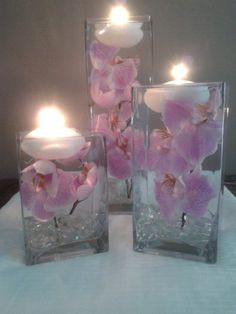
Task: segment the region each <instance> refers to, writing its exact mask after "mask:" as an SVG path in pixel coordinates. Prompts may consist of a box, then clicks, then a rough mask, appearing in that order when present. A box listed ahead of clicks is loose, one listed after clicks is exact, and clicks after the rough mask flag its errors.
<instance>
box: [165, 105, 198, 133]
mask: <svg viewBox="0 0 236 314" xmlns="http://www.w3.org/2000/svg"><path fill="white" fill-rule="evenodd" d="M192 112H193V108H192V107H191V106H187V105H184V104H182V103H176V102H173V101H167V102H165V104H164V105H163V112H162V118H163V122H164V124H165V126H166V127H167V128H168V129H169V130H170V131H171V133H173V134H175V133H176V132H177V131H179V130H180V129H181V128H182V127H183V126H184V124H185V123H186V122H187V121H188V119H191V117H192Z"/></svg>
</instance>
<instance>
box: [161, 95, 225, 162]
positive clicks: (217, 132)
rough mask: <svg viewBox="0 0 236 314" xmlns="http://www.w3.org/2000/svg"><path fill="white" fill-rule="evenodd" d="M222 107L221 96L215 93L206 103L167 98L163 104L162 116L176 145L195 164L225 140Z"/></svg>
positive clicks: (184, 156) (186, 158) (187, 159)
mask: <svg viewBox="0 0 236 314" xmlns="http://www.w3.org/2000/svg"><path fill="white" fill-rule="evenodd" d="M215 93H216V92H215ZM216 100H217V101H216ZM219 106H220V102H219V99H218V98H217V97H216V96H214V95H212V94H211V97H210V99H209V101H208V103H206V104H198V105H195V106H192V105H191V106H190V105H189V104H186V103H176V102H173V101H167V102H166V103H165V106H163V112H162V118H163V122H164V124H165V126H166V127H167V128H168V130H169V131H170V133H171V134H172V135H173V147H175V148H176V151H177V152H178V153H179V154H180V155H181V156H182V157H183V158H184V159H185V160H186V161H188V162H189V163H190V164H192V166H193V167H194V166H195V165H196V164H201V163H202V162H203V160H204V159H205V158H206V157H208V156H210V155H212V154H214V153H215V152H216V151H217V148H218V144H219V143H220V142H221V137H222V134H221V126H222V121H221V115H220V114H219V111H220V109H219ZM216 117H217V118H216Z"/></svg>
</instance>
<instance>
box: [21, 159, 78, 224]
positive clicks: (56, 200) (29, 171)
mask: <svg viewBox="0 0 236 314" xmlns="http://www.w3.org/2000/svg"><path fill="white" fill-rule="evenodd" d="M74 178H75V175H73V174H71V173H66V172H64V171H62V170H57V169H56V166H55V164H54V163H52V162H51V161H47V160H39V161H36V162H35V163H34V164H33V165H30V166H29V167H27V168H25V169H24V170H23V171H22V176H21V179H22V184H21V192H22V193H21V194H22V203H23V205H24V206H25V207H26V208H27V209H29V210H31V211H32V214H33V215H34V216H35V218H37V219H39V220H43V221H44V220H48V219H50V218H52V217H53V216H54V215H55V214H56V213H57V211H58V210H60V209H62V208H64V207H66V206H69V205H71V204H73V203H74V202H75V197H74V196H73V195H72V193H71V189H70V186H71V184H72V182H73V180H74Z"/></svg>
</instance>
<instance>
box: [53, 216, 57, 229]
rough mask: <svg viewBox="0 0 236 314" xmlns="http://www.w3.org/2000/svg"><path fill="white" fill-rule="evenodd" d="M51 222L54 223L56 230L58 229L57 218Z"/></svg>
mask: <svg viewBox="0 0 236 314" xmlns="http://www.w3.org/2000/svg"><path fill="white" fill-rule="evenodd" d="M53 221H54V225H55V227H56V228H58V222H57V218H56V217H53Z"/></svg>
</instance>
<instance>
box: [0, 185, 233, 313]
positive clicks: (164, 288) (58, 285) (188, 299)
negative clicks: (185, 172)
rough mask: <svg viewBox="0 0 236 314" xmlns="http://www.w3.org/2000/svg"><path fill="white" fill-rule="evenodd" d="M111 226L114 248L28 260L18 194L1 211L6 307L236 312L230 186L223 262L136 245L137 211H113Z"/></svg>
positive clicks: (0, 279) (0, 266) (0, 291)
mask: <svg viewBox="0 0 236 314" xmlns="http://www.w3.org/2000/svg"><path fill="white" fill-rule="evenodd" d="M109 229H110V250H109V252H108V253H102V254H97V255H92V256H81V257H76V258H73V259H68V260H65V261H60V262H51V263H45V264H40V265H35V266H26V265H24V250H23V239H22V225H21V218H20V202H19V194H16V195H15V196H14V197H13V198H12V199H11V200H10V201H9V202H8V204H6V205H5V206H4V207H3V208H2V209H1V210H0V313H1V314H18V313H19V314H44V313H46V314H54V313H55V314H56V313H57V314H61V313H69V314H84V313H86V314H90V313H91V314H100V313H102V314H108V313H109V314H116V313H117V314H132V313H135V314H175V313H180V314H185V313H188V314H195V313H196V314H200V313H202V314H211V313H212V314H217V313H219V314H235V313H236V198H235V197H234V196H233V195H232V194H231V193H230V192H229V191H228V190H226V191H225V195H224V201H223V208H222V222H221V231H220V239H219V252H218V261H217V263H216V264H215V265H209V264H204V263H200V262H193V261H187V260H182V259H175V258H171V257H161V256H156V255H147V254H141V253H136V252H133V250H132V218H131V216H130V215H126V216H124V215H117V216H115V215H114V216H111V217H110V226H109Z"/></svg>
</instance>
